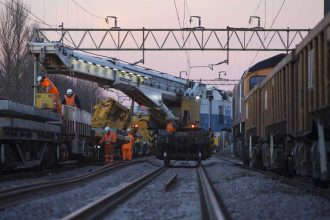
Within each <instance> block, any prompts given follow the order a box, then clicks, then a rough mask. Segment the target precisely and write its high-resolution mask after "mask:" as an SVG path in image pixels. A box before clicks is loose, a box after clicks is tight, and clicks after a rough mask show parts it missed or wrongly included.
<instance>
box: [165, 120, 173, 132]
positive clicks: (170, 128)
mask: <svg viewBox="0 0 330 220" xmlns="http://www.w3.org/2000/svg"><path fill="white" fill-rule="evenodd" d="M166 131H167V132H168V133H170V134H172V133H173V132H175V127H174V125H173V123H172V122H169V123H167V125H166Z"/></svg>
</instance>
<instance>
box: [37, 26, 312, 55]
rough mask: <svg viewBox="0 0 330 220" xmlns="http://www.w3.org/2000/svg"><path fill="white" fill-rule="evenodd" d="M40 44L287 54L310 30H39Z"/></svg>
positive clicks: (147, 49) (106, 48)
mask: <svg viewBox="0 0 330 220" xmlns="http://www.w3.org/2000/svg"><path fill="white" fill-rule="evenodd" d="M36 31H37V36H38V38H39V40H44V41H48V42H54V41H58V42H62V43H63V44H65V45H68V46H71V47H73V48H75V49H80V50H89V51H91V50H94V51H95V50H117V51H160V50H167V51H171V50H173V51H180V50H199V51H219V50H220V51H221V50H222V51H242V50H243V51H257V50H258V51H290V50H292V49H294V47H295V46H296V44H297V43H299V42H300V41H301V40H302V39H303V38H304V37H305V36H306V35H307V34H308V32H309V31H310V29H289V28H287V29H263V28H260V27H258V28H231V27H227V28H225V29H211V28H182V29H147V28H142V29H122V28H119V27H116V28H110V29H78V28H57V29H53V28H40V29H37V30H36Z"/></svg>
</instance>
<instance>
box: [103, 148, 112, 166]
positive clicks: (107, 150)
mask: <svg viewBox="0 0 330 220" xmlns="http://www.w3.org/2000/svg"><path fill="white" fill-rule="evenodd" d="M113 151H114V147H113V145H112V144H105V145H104V159H105V163H106V164H112V162H113Z"/></svg>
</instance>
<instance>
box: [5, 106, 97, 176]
mask: <svg viewBox="0 0 330 220" xmlns="http://www.w3.org/2000/svg"><path fill="white" fill-rule="evenodd" d="M90 125H91V123H90V114H89V113H87V112H84V111H81V110H79V109H74V108H71V107H69V106H63V115H61V114H59V113H56V112H52V111H50V110H46V109H40V108H37V107H34V106H29V105H24V104H20V103H17V102H14V101H11V100H6V99H0V170H1V171H6V170H11V169H20V168H38V169H39V168H42V167H54V166H57V165H59V164H63V163H68V162H70V160H76V159H78V158H82V156H83V157H85V158H86V157H88V155H90V151H89V150H90V149H91V147H92V146H91V145H90V144H91V140H92V139H91V126H90Z"/></svg>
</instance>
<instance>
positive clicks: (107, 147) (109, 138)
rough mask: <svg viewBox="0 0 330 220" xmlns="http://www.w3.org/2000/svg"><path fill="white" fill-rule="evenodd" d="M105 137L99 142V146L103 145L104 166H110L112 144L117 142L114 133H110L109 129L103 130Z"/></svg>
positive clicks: (112, 151) (112, 152)
mask: <svg viewBox="0 0 330 220" xmlns="http://www.w3.org/2000/svg"><path fill="white" fill-rule="evenodd" d="M104 131H105V135H104V136H103V138H102V139H101V140H100V142H99V144H100V145H101V144H104V159H105V163H106V164H109V165H110V164H112V162H113V154H114V144H115V143H116V141H117V135H116V133H114V132H112V131H110V128H109V127H105V128H104Z"/></svg>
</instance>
